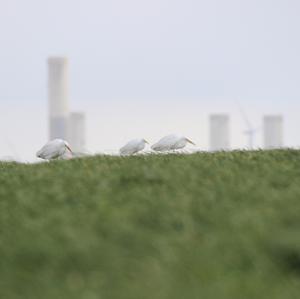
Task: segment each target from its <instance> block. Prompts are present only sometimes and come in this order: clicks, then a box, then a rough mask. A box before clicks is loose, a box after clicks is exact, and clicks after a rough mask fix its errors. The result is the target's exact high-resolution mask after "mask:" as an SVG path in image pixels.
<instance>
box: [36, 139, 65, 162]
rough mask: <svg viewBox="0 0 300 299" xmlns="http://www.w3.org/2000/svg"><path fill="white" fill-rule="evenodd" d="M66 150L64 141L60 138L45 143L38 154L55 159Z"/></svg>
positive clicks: (44, 157) (41, 156)
mask: <svg viewBox="0 0 300 299" xmlns="http://www.w3.org/2000/svg"><path fill="white" fill-rule="evenodd" d="M64 151H65V146H64V143H62V142H61V141H60V140H53V141H50V142H48V143H47V144H46V145H44V146H43V148H42V149H41V150H40V151H38V152H37V156H38V157H40V158H43V159H55V158H57V157H59V156H60V155H62V154H63V153H64Z"/></svg>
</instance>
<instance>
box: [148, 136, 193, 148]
mask: <svg viewBox="0 0 300 299" xmlns="http://www.w3.org/2000/svg"><path fill="white" fill-rule="evenodd" d="M187 143H192V144H194V143H193V142H192V141H191V140H189V139H188V138H186V137H184V136H177V135H173V134H172V135H168V136H165V137H163V138H162V139H160V140H159V141H158V142H157V143H155V144H153V145H152V147H151V148H152V149H153V150H154V151H158V152H164V151H170V150H177V149H182V148H184V147H185V146H186V145H187Z"/></svg>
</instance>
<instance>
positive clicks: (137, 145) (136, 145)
mask: <svg viewBox="0 0 300 299" xmlns="http://www.w3.org/2000/svg"><path fill="white" fill-rule="evenodd" d="M146 143H148V142H147V141H146V140H145V139H133V140H131V141H129V142H128V143H126V144H125V145H124V146H123V147H122V148H121V149H120V154H121V155H133V154H135V153H138V152H140V151H142V150H143V149H144V148H145V146H146ZM148 144H149V143H148Z"/></svg>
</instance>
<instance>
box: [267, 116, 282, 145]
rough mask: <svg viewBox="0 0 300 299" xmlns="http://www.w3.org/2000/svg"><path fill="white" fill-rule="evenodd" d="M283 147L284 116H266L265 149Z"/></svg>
mask: <svg viewBox="0 0 300 299" xmlns="http://www.w3.org/2000/svg"><path fill="white" fill-rule="evenodd" d="M282 146H283V117H282V115H266V116H264V148H266V149H271V148H280V147H282Z"/></svg>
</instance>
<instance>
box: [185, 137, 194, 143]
mask: <svg viewBox="0 0 300 299" xmlns="http://www.w3.org/2000/svg"><path fill="white" fill-rule="evenodd" d="M185 140H186V141H187V142H188V143H190V144H193V145H196V144H195V143H194V142H193V141H192V140H190V139H188V138H186V137H185Z"/></svg>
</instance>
